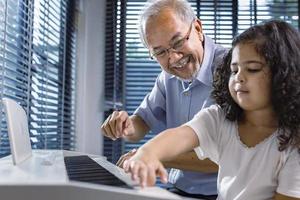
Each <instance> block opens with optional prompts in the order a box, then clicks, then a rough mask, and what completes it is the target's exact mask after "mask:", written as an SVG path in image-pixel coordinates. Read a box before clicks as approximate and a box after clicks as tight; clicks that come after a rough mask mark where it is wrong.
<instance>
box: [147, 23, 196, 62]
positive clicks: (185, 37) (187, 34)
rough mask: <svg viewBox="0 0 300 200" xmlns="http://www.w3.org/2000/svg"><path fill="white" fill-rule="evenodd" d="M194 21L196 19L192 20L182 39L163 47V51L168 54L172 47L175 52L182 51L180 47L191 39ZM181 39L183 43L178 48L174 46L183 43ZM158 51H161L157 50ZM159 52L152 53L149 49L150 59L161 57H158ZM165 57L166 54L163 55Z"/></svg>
mask: <svg viewBox="0 0 300 200" xmlns="http://www.w3.org/2000/svg"><path fill="white" fill-rule="evenodd" d="M193 23H194V20H193V21H192V22H191V25H190V27H189V30H188V32H187V33H186V35H185V36H184V37H183V38H182V39H180V40H178V41H176V42H175V43H174V44H173V45H170V47H168V48H164V49H162V51H161V52H166V53H167V54H166V55H168V54H169V50H170V49H172V50H173V51H175V52H178V51H180V49H181V48H182V47H183V46H184V45H185V43H186V42H187V41H188V40H189V39H190V35H191V32H192V27H193ZM181 41H183V43H182V45H181V46H180V47H178V48H174V46H176V44H177V43H181ZM157 53H159V52H157ZM157 53H151V51H150V50H149V55H150V59H151V60H154V59H156V60H158V59H160V58H158V57H156V56H157ZM163 57H164V56H162V57H161V58H163Z"/></svg>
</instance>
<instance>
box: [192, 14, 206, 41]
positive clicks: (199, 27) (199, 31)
mask: <svg viewBox="0 0 300 200" xmlns="http://www.w3.org/2000/svg"><path fill="white" fill-rule="evenodd" d="M194 26H195V29H196V31H197V34H198V36H199V39H200V41H201V42H203V41H204V36H203V29H202V22H201V20H200V19H198V18H196V19H195V21H194Z"/></svg>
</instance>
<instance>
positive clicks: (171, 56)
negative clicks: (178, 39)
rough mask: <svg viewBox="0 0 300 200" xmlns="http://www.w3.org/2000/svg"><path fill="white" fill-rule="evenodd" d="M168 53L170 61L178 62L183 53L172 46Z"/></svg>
mask: <svg viewBox="0 0 300 200" xmlns="http://www.w3.org/2000/svg"><path fill="white" fill-rule="evenodd" d="M167 53H168V58H169V62H170V63H174V62H177V61H178V60H179V59H180V58H181V57H182V55H181V54H180V53H179V52H178V51H176V50H174V49H172V48H169V49H167Z"/></svg>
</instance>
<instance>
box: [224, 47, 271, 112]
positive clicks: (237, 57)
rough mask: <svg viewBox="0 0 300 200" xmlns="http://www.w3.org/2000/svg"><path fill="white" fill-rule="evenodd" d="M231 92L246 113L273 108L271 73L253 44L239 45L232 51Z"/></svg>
mask: <svg viewBox="0 0 300 200" xmlns="http://www.w3.org/2000/svg"><path fill="white" fill-rule="evenodd" d="M230 69H231V75H230V79H229V84H228V85H229V91H230V94H231V96H232V98H233V99H234V101H235V102H236V103H237V104H238V105H239V106H240V107H241V108H242V109H243V110H245V111H256V110H261V109H266V108H267V109H269V108H271V107H272V106H271V71H270V68H269V66H267V64H266V61H265V59H264V58H263V57H261V56H260V55H259V54H258V53H257V52H256V50H255V46H254V44H253V43H245V44H238V45H236V46H235V47H234V49H233V51H232V59H231V65H230Z"/></svg>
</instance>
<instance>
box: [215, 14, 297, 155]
mask: <svg viewBox="0 0 300 200" xmlns="http://www.w3.org/2000/svg"><path fill="white" fill-rule="evenodd" d="M241 43H244V44H245V43H252V44H254V45H255V49H256V51H257V53H258V54H259V55H261V56H262V57H264V58H265V60H266V62H267V65H268V66H269V67H270V69H271V74H272V86H271V90H272V96H271V101H272V105H273V108H274V110H275V112H276V114H277V117H278V126H279V127H278V128H279V130H280V131H278V136H277V138H278V140H279V150H280V151H282V150H285V149H286V148H288V147H289V146H292V147H296V148H298V151H299V153H300V34H299V32H298V31H297V30H295V29H294V28H293V27H292V26H291V25H289V24H288V23H286V22H284V21H280V20H271V21H267V22H265V23H262V24H259V25H255V26H252V27H250V28H248V29H247V30H246V31H244V32H243V33H241V34H240V35H239V36H237V37H236V38H235V39H234V40H233V42H232V48H231V49H230V50H229V52H228V53H227V54H226V55H225V57H224V60H223V63H222V64H221V65H220V66H219V67H218V68H217V69H216V72H215V75H214V82H213V91H212V96H213V98H214V99H215V100H216V103H217V104H218V105H220V106H221V108H222V109H223V110H224V111H225V113H226V118H227V119H228V120H230V121H235V120H240V119H241V117H242V115H243V110H242V109H241V108H240V107H239V105H237V104H236V103H235V102H234V100H233V98H232V97H231V95H230V92H229V88H228V82H229V78H230V73H231V71H230V63H231V56H232V49H233V48H234V47H235V46H236V45H238V44H241Z"/></svg>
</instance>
